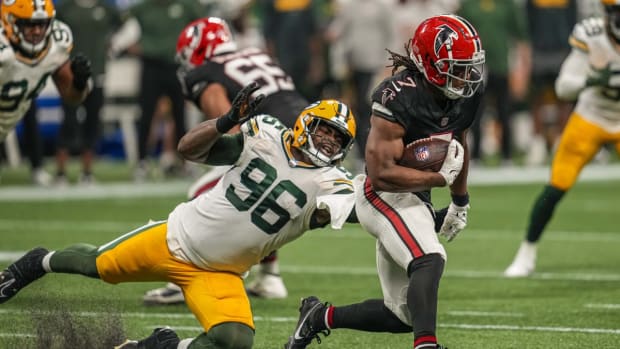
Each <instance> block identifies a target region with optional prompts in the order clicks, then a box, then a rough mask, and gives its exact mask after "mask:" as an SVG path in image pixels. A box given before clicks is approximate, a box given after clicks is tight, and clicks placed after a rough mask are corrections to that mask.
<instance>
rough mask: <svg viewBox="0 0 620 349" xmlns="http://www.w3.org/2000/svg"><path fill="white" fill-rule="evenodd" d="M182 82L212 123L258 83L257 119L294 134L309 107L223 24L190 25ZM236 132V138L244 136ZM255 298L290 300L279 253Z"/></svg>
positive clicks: (207, 178) (180, 54)
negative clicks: (273, 119)
mask: <svg viewBox="0 0 620 349" xmlns="http://www.w3.org/2000/svg"><path fill="white" fill-rule="evenodd" d="M177 60H178V62H179V63H180V65H181V66H180V68H179V71H178V75H179V80H180V82H181V86H182V87H183V92H184V94H185V96H186V98H187V99H189V100H191V101H193V102H194V103H195V104H196V106H197V107H198V108H199V109H200V110H201V111H202V113H203V114H204V116H205V117H206V118H207V119H214V118H217V117H219V116H221V115H224V114H225V113H226V112H227V111H228V110H230V107H231V104H230V103H231V101H232V99H233V98H234V97H235V95H237V93H239V91H241V89H242V88H243V87H244V86H246V85H248V84H249V83H250V82H252V81H256V82H257V83H258V84H259V85H260V88H259V89H258V90H257V91H256V92H255V93H254V95H255V96H257V95H259V94H263V95H265V98H264V100H263V101H262V102H261V104H260V105H259V106H258V109H257V110H256V113H255V114H269V115H271V116H274V117H277V118H278V119H279V120H280V121H282V123H283V124H284V125H285V126H287V127H289V128H293V126H294V124H295V121H296V119H297V116H298V115H299V114H300V113H301V111H302V110H303V109H304V108H305V107H306V106H307V105H308V102H307V101H306V100H305V99H304V98H303V97H302V96H301V95H300V94H299V93H298V92H297V90H296V89H295V85H294V84H293V80H292V78H291V77H290V76H289V75H287V74H286V73H285V72H284V71H283V70H282V68H280V66H278V64H277V63H275V62H274V61H273V59H272V58H271V57H270V56H269V55H267V54H266V53H265V52H263V51H262V50H260V49H258V48H253V47H250V48H245V49H239V48H238V47H237V44H236V42H235V41H234V39H233V34H232V33H231V31H230V29H229V27H228V24H227V23H226V22H225V21H224V20H223V19H221V18H217V17H206V18H202V19H199V20H196V21H194V22H192V23H190V24H188V25H187V26H186V27H185V29H183V31H182V32H181V34H180V35H179V39H178V41H177ZM238 131H239V128H238V127H234V128H233V130H231V131H230V132H238ZM228 169H229V166H219V167H212V168H211V169H210V170H209V171H208V172H207V173H205V175H203V176H202V177H201V178H199V179H198V180H197V181H196V182H195V183H194V184H192V186H191V187H190V189H189V192H188V198H189V199H193V198H195V197H196V196H198V195H200V194H202V193H204V192H206V191H208V190H209V189H211V188H212V187H213V186H215V184H216V183H217V182H218V181H219V179H220V177H221V176H222V175H223V174H224V173H225V172H226V171H227V170H228ZM247 291H248V293H249V294H250V295H252V296H257V297H262V298H285V297H286V296H287V295H288V292H287V290H286V287H285V285H284V282H283V281H282V278H281V277H280V272H279V266H278V261H277V253H276V252H275V251H274V252H273V253H272V254H271V255H269V256H267V257H265V259H264V260H263V261H261V263H260V265H259V271H258V273H257V275H256V276H255V278H254V280H253V282H251V283H250V284H249V285H248V286H247ZM143 300H144V302H145V303H146V304H149V305H157V304H177V303H179V304H180V303H183V302H184V300H183V294H182V293H181V289H180V288H179V287H178V286H176V285H174V284H167V285H166V286H165V287H162V288H157V289H154V290H150V291H148V292H147V293H146V294H145V295H144V297H143Z"/></svg>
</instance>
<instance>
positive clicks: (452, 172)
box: [439, 139, 465, 185]
mask: <svg viewBox="0 0 620 349" xmlns="http://www.w3.org/2000/svg"><path fill="white" fill-rule="evenodd" d="M464 159H465V150H464V149H463V146H462V145H461V143H459V142H458V141H457V140H456V139H453V140H451V141H450V145H449V146H448V153H447V154H446V158H445V159H444V161H443V165H442V166H441V168H440V169H439V174H440V175H442V176H443V178H444V179H445V180H446V185H452V183H454V181H455V180H456V177H458V175H459V173H461V169H462V168H463V160H464Z"/></svg>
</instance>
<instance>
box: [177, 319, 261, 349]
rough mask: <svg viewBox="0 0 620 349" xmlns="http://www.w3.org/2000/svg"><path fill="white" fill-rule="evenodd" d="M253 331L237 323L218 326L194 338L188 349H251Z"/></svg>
mask: <svg viewBox="0 0 620 349" xmlns="http://www.w3.org/2000/svg"><path fill="white" fill-rule="evenodd" d="M253 343H254V330H253V329H252V328H250V327H249V326H248V325H245V324H241V323H238V322H225V323H222V324H219V325H217V326H215V327H213V328H211V329H210V330H209V332H207V333H203V334H201V335H200V336H198V337H196V339H194V340H193V341H192V344H190V346H189V349H251V348H252V344H253Z"/></svg>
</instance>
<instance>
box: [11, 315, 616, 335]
mask: <svg viewBox="0 0 620 349" xmlns="http://www.w3.org/2000/svg"><path fill="white" fill-rule="evenodd" d="M26 313H28V314H29V313H30V312H27V311H22V310H4V309H2V310H0V314H13V315H14V314H26ZM455 313H459V314H465V313H467V314H470V315H474V316H512V317H518V316H522V315H523V314H519V313H492V312H491V313H489V312H477V311H452V312H448V314H449V315H455ZM75 314H77V315H78V316H85V317H102V316H105V314H104V313H97V312H78V313H75ZM121 315H122V317H125V318H140V319H147V318H148V319H177V320H178V319H188V320H193V319H194V316H193V315H192V314H189V313H187V314H170V313H137V312H132V313H122V314H121ZM297 320H298V318H297V317H269V316H255V317H254V321H264V322H287V323H295V322H297ZM163 326H166V325H163V324H156V325H150V326H147V327H145V328H148V329H152V328H153V327H163ZM438 327H441V328H455V329H467V330H496V331H525V332H562V333H586V334H613V335H620V329H613V328H587V327H561V326H520V325H497V324H472V323H439V324H438ZM173 328H174V329H175V330H180V331H195V332H198V331H202V327H199V326H173ZM34 336H35V335H34V334H31V333H6V332H0V337H34Z"/></svg>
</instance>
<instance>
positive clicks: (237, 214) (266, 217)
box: [168, 115, 355, 274]
mask: <svg viewBox="0 0 620 349" xmlns="http://www.w3.org/2000/svg"><path fill="white" fill-rule="evenodd" d="M241 131H242V132H243V134H244V145H243V151H242V152H241V155H240V157H239V159H238V160H237V162H236V163H235V164H234V165H233V166H232V167H231V168H230V170H229V171H228V172H226V174H225V175H224V176H223V177H222V179H221V180H220V181H219V182H218V184H217V185H216V186H215V187H214V188H213V189H212V190H211V191H209V192H207V193H205V194H202V195H200V196H198V197H197V198H196V199H194V200H192V201H189V202H186V203H182V204H180V205H178V206H177V207H176V208H175V209H174V211H173V212H172V213H171V214H170V216H169V217H168V245H169V248H170V250H171V252H172V253H173V254H174V255H175V256H177V257H181V258H183V259H186V260H188V261H189V262H191V263H193V264H195V265H196V266H198V267H201V268H205V269H210V270H220V271H230V272H234V273H238V274H242V273H244V272H246V271H247V270H248V269H249V268H250V267H251V266H252V265H254V264H256V263H258V262H259V261H260V260H261V259H262V258H263V257H264V256H266V255H267V254H269V253H270V252H272V251H274V250H277V249H278V248H280V247H281V246H282V245H284V244H286V243H288V242H290V241H292V240H294V239H296V238H298V237H300V236H301V235H302V234H303V233H304V232H305V231H306V230H308V229H309V223H310V217H311V215H312V213H313V212H314V211H315V209H316V208H317V207H318V208H321V209H328V210H329V211H330V215H331V226H332V228H335V229H339V228H341V227H342V225H343V224H344V223H345V221H346V218H347V217H348V215H349V213H350V212H351V210H352V208H353V206H354V201H355V196H354V192H353V184H352V177H351V174H350V173H348V172H346V170H344V169H342V168H339V167H315V166H310V165H305V164H298V163H297V162H296V161H295V160H294V158H293V157H292V154H291V153H290V148H289V146H288V144H289V140H290V137H292V134H291V133H290V131H289V130H288V129H287V128H286V127H285V126H284V125H282V123H280V121H278V120H277V119H276V118H274V117H271V116H268V115H259V116H257V117H255V118H253V119H251V120H250V121H248V122H246V123H244V124H243V125H242V127H241ZM179 250H180V251H181V252H182V253H178V251H179Z"/></svg>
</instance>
